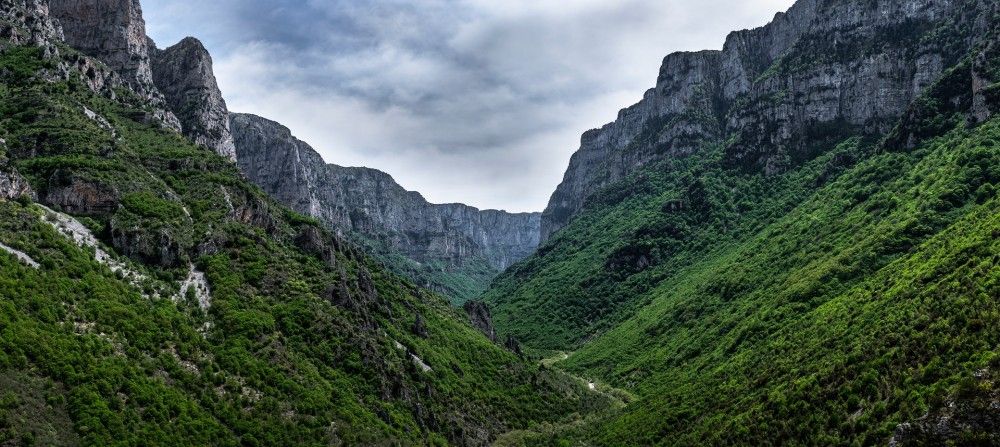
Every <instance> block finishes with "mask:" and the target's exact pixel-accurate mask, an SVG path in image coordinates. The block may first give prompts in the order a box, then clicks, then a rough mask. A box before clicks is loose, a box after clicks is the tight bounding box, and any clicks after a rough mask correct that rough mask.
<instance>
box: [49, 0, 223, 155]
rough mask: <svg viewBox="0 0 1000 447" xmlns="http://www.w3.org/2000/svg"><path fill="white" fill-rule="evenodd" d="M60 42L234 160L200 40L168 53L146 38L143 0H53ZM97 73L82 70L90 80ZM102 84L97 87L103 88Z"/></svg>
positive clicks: (169, 122) (166, 120) (163, 117)
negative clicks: (98, 64) (102, 66)
mask: <svg viewBox="0 0 1000 447" xmlns="http://www.w3.org/2000/svg"><path fill="white" fill-rule="evenodd" d="M49 9H50V11H48V12H47V14H48V13H50V14H51V16H52V18H54V19H55V20H54V22H55V23H56V27H57V29H58V32H57V33H58V38H59V39H64V40H65V42H66V43H67V44H68V45H70V46H71V47H73V48H75V49H77V50H79V51H81V52H83V53H84V54H86V55H88V56H91V57H94V58H96V59H98V60H100V61H101V62H103V63H104V64H106V65H107V68H109V69H110V70H111V71H113V72H114V73H116V74H117V75H119V76H120V81H119V82H120V83H124V85H127V86H128V87H129V89H130V90H132V91H134V92H135V93H136V94H137V95H139V96H140V97H141V98H142V99H143V100H144V101H146V102H147V103H148V104H149V105H151V106H152V108H153V111H154V118H155V119H156V120H158V121H160V122H162V123H163V125H164V126H165V127H168V128H170V129H173V130H176V131H178V132H181V133H183V134H184V135H185V136H186V137H188V138H189V139H191V140H192V141H194V142H195V143H196V144H199V145H201V146H203V147H206V148H208V149H211V150H213V151H215V152H216V153H218V154H219V155H221V156H223V157H226V158H228V159H230V160H233V159H234V152H235V150H234V147H233V141H232V134H231V133H230V132H229V121H228V115H229V111H228V109H227V108H226V103H225V100H223V98H222V92H220V91H219V86H218V84H217V83H216V79H215V75H214V73H213V71H212V58H211V56H210V55H209V54H208V51H207V50H205V48H204V46H203V45H202V44H201V42H200V41H198V40H197V39H194V38H190V37H189V38H185V39H183V40H182V41H181V42H179V43H178V44H176V45H174V46H171V47H169V48H167V49H164V50H160V49H158V48H156V45H155V44H154V43H153V41H152V40H151V39H150V38H149V37H148V36H147V35H146V24H145V21H144V19H143V17H142V7H141V5H140V3H139V0H99V1H88V0H50V1H49ZM93 71H94V70H93V69H92V68H91V67H87V68H86V69H84V70H81V72H84V73H87V76H88V77H89V78H91V79H92V80H93V79H100V78H102V76H96V75H92V74H91V73H92V72H93ZM104 83H105V82H103V81H101V82H98V84H101V85H103V84H104Z"/></svg>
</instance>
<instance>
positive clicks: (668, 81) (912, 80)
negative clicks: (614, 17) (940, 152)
mask: <svg viewBox="0 0 1000 447" xmlns="http://www.w3.org/2000/svg"><path fill="white" fill-rule="evenodd" d="M991 8H993V9H995V8H996V5H995V2H993V1H991V0H949V1H939V0H877V1H870V0H836V1H835V0H799V1H798V2H797V3H796V4H795V5H794V6H792V8H791V9H789V10H788V11H787V12H786V13H780V14H778V15H776V16H775V18H774V20H773V21H772V22H771V23H769V24H768V25H765V26H763V27H761V28H757V29H753V30H744V31H738V32H734V33H732V34H730V35H729V37H728V38H727V39H726V43H725V45H724V47H723V49H722V50H721V51H702V52H696V53H675V54H671V55H669V56H667V57H666V58H665V59H664V61H663V64H662V67H661V69H660V73H659V77H658V79H657V83H656V86H655V87H654V88H652V89H650V90H649V91H647V92H646V93H645V95H644V96H643V98H642V100H641V101H640V102H639V103H637V104H636V105H634V106H631V107H629V108H626V109H624V110H622V111H621V112H620V113H619V115H618V118H617V120H615V121H614V122H613V123H610V124H608V125H605V126H604V127H602V128H600V129H595V130H591V131H588V132H586V133H585V134H584V135H583V137H582V139H581V145H580V149H579V150H578V151H577V152H576V153H575V154H574V155H573V157H572V159H571V161H570V164H569V168H568V169H567V171H566V174H565V176H564V178H563V181H562V183H561V184H560V185H559V187H558V188H557V190H556V191H555V192H554V193H553V195H552V198H551V199H550V201H549V204H548V206H547V208H546V209H545V212H544V213H543V216H542V225H541V232H542V236H541V238H542V241H545V240H547V239H548V238H550V237H551V236H552V234H553V233H554V232H555V231H557V230H558V229H560V228H562V227H563V226H565V225H566V224H567V223H568V222H569V221H570V220H571V219H572V218H573V217H574V216H576V215H577V214H578V213H579V212H580V211H581V210H582V209H583V208H584V207H585V204H586V201H587V199H588V197H590V196H591V195H593V194H594V193H595V192H597V191H599V190H601V189H602V188H604V187H605V186H608V185H610V184H612V183H614V182H616V181H618V180H621V179H623V178H624V177H626V176H628V175H630V174H632V173H634V172H636V171H638V170H639V169H640V168H642V167H644V166H648V165H650V164H654V163H657V162H660V161H662V160H665V159H668V158H671V157H681V156H685V155H688V154H690V153H692V152H693V151H696V150H699V149H700V148H702V147H704V146H705V145H708V144H721V145H724V147H725V151H724V154H725V155H724V156H725V160H726V161H727V162H728V163H730V164H732V165H733V166H737V167H740V168H743V169H747V170H754V171H761V172H764V173H766V174H774V173H779V172H782V171H783V170H785V169H787V168H788V167H789V166H792V165H794V164H795V163H799V162H802V161H803V160H808V159H809V158H811V157H813V156H815V155H816V153H817V151H819V150H822V148H823V147H822V146H823V144H824V143H825V142H826V140H831V141H832V140H834V139H835V138H836V137H837V136H838V135H841V134H847V133H848V132H853V133H855V134H857V133H863V134H864V133H871V134H875V133H879V132H885V131H887V130H888V127H889V126H891V124H892V123H893V122H894V121H895V120H896V119H898V118H899V117H900V116H901V115H902V114H903V113H904V112H905V110H906V109H907V107H908V105H909V104H910V103H911V102H912V101H913V100H914V99H915V98H916V97H917V96H918V95H920V93H921V92H922V91H923V90H924V89H925V88H926V87H928V86H929V85H930V84H931V83H932V82H933V81H934V80H935V79H937V78H938V77H939V76H940V75H941V73H942V71H943V70H944V69H945V68H946V67H949V66H951V65H953V64H954V63H955V62H956V61H957V60H958V59H959V58H961V57H964V56H965V55H966V54H967V53H968V51H970V49H971V48H972V47H973V45H974V44H975V43H976V40H977V39H978V38H979V37H980V36H982V35H984V34H985V32H984V27H986V26H989V22H990V20H989V19H983V17H991V16H989V15H987V11H989V10H990V9H991Z"/></svg>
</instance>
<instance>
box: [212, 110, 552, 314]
mask: <svg viewBox="0 0 1000 447" xmlns="http://www.w3.org/2000/svg"><path fill="white" fill-rule="evenodd" d="M231 125H232V129H233V133H234V134H235V135H236V158H237V161H238V164H239V167H240V170H241V171H243V172H244V173H245V174H246V176H247V178H248V179H250V181H252V182H254V183H255V184H257V185H258V186H260V187H261V188H262V189H263V190H264V191H265V192H267V193H268V194H270V195H271V196H272V197H275V198H276V199H277V200H279V201H280V202H282V203H284V204H286V205H287V206H289V207H291V208H292V209H294V210H296V211H298V212H300V213H303V214H305V215H307V216H310V217H313V218H316V219H318V220H319V221H320V222H323V223H324V224H326V225H328V226H329V227H330V228H333V229H334V230H335V231H339V232H342V233H344V234H346V235H354V236H356V238H360V240H362V242H364V243H367V244H368V245H369V246H371V247H372V248H373V249H374V250H376V251H377V252H379V253H381V254H382V255H383V256H384V257H387V258H388V259H389V264H390V265H393V266H395V267H396V268H397V270H399V271H400V272H401V273H403V274H405V275H407V276H409V277H411V278H413V279H414V281H416V282H417V283H418V284H420V285H421V286H424V287H427V288H430V289H432V290H436V291H438V292H441V293H444V294H446V295H448V296H450V297H451V298H452V300H453V301H454V302H455V303H456V304H461V303H463V302H465V301H466V300H468V299H471V298H475V297H476V296H477V295H479V293H480V292H482V290H484V289H485V288H486V286H487V285H489V281H490V280H492V279H493V277H494V276H496V275H497V274H498V273H499V272H501V271H503V270H504V269H506V268H507V267H509V266H510V265H511V264H513V263H515V262H517V261H520V260H521V259H524V258H525V257H527V256H528V255H530V254H531V253H532V252H533V251H534V250H535V248H536V247H537V246H538V240H539V225H540V215H539V214H538V213H519V214H511V213H507V212H504V211H497V210H479V209H476V208H473V207H471V206H467V205H462V204H457V203H456V204H444V205H437V204H431V203H428V202H427V200H425V199H424V198H423V197H422V196H421V195H420V194H419V193H417V192H412V191H407V190H405V189H404V188H403V187H402V186H400V185H399V184H397V183H396V182H395V181H394V180H393V179H392V177H391V176H389V174H386V173H384V172H381V171H377V170H374V169H368V168H350V167H342V166H337V165H333V164H327V163H325V162H324V161H323V158H322V157H321V156H320V155H319V153H317V152H316V151H315V150H314V149H313V148H312V147H310V146H309V145H308V144H306V143H304V142H302V141H300V140H298V139H296V138H295V137H293V136H292V134H291V131H289V130H288V128H286V127H284V126H282V125H280V124H278V123H276V122H273V121H270V120H267V119H264V118H261V117H258V116H253V115H244V114H233V115H232V116H231ZM400 255H401V256H400Z"/></svg>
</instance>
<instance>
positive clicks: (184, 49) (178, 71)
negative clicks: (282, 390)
mask: <svg viewBox="0 0 1000 447" xmlns="http://www.w3.org/2000/svg"><path fill="white" fill-rule="evenodd" d="M148 47H149V50H150V53H151V57H150V60H151V62H152V72H153V82H154V83H155V84H156V88H157V89H159V91H160V92H163V95H164V96H165V97H166V100H167V105H168V106H169V108H170V110H173V111H174V113H175V114H176V115H177V117H178V118H179V119H180V121H181V126H182V128H183V131H184V135H185V136H187V137H188V138H189V139H191V140H192V141H194V142H195V144H198V145H201V146H204V147H207V148H209V149H211V150H213V151H215V153H217V154H219V155H221V156H223V157H226V158H228V159H230V160H236V145H235V143H234V142H233V134H232V132H230V130H229V109H228V108H227V107H226V100H225V99H223V98H222V92H221V91H220V90H219V84H218V83H217V82H216V80H215V72H214V70H213V69H212V56H211V55H210V54H208V50H206V49H205V46H204V45H202V43H201V41H199V40H198V39H195V38H193V37H187V38H184V39H183V40H181V41H180V42H178V43H177V44H175V45H173V46H171V47H169V48H167V49H165V50H160V49H158V48H156V45H155V44H154V43H153V42H152V41H148Z"/></svg>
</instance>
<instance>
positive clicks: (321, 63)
mask: <svg viewBox="0 0 1000 447" xmlns="http://www.w3.org/2000/svg"><path fill="white" fill-rule="evenodd" d="M792 3H793V1H792V0H617V1H610V0H421V1H401V0H382V1H368V0H325V1H324V0H212V1H205V0H146V1H143V7H144V12H145V17H146V22H147V28H148V30H147V31H148V33H149V34H150V36H151V37H153V39H155V40H156V41H157V43H158V44H159V46H160V47H161V48H162V47H166V46H169V45H171V44H173V43H175V42H177V41H179V40H180V39H181V38H183V37H184V36H188V35H192V36H195V37H198V38H200V39H201V40H202V41H203V42H204V43H205V45H206V46H207V47H208V49H209V50H210V51H211V52H212V55H213V57H214V59H215V72H216V76H217V77H218V78H219V84H220V87H221V88H222V92H223V95H224V96H225V97H226V100H227V102H228V103H229V108H230V110H233V111H236V112H247V113H254V114H257V115H261V116H264V117H266V118H270V119H273V120H275V121H278V122H281V123H282V124H285V125H286V126H288V127H289V128H291V129H292V132H293V133H294V134H295V135H296V136H297V137H299V138H300V139H302V140H304V141H306V142H307V143H309V144H311V145H312V146H313V147H314V148H316V150H318V151H319V152H320V153H321V154H322V155H323V157H324V159H325V160H326V161H327V163H334V164H339V165H343V166H367V167H371V168H376V169H380V170H383V171H386V172H388V173H389V174H391V175H392V176H393V177H394V178H395V179H396V181H398V182H399V183H400V184H401V185H403V186H404V187H406V188H407V189H410V190H416V191H420V192H421V193H422V194H423V195H424V197H426V198H427V199H428V200H430V201H432V202H435V203H444V202H462V203H467V204H470V205H473V206H477V207H480V208H498V209H506V210H509V211H540V210H542V209H543V208H544V207H545V204H546V202H547V201H548V198H549V196H550V194H551V193H552V191H553V190H555V187H556V185H557V184H558V183H559V181H560V180H561V179H562V175H563V172H564V171H565V169H566V166H567V163H568V161H569V157H570V155H571V154H572V153H573V152H574V151H575V150H576V149H577V148H578V146H579V141H580V134H582V133H583V132H584V131H585V130H587V129H590V128H595V127H600V126H602V125H603V124H605V123H607V122H609V121H612V120H613V119H614V118H615V116H616V115H617V113H618V110H619V109H621V108H623V107H627V106H628V105H631V104H633V103H635V102H636V101H638V100H639V99H640V98H641V97H642V93H643V92H644V91H645V90H646V89H648V88H650V87H652V86H653V85H654V83H655V81H656V75H657V72H658V69H659V65H660V61H661V60H662V59H663V56H665V55H666V54H668V53H670V52H673V51H682V50H702V49H719V48H721V47H722V43H723V41H724V39H725V36H726V35H727V34H728V33H729V31H732V30H736V29H743V28H753V27H756V26H760V25H763V24H765V23H766V22H768V21H769V20H770V19H771V18H772V17H773V16H774V14H775V13H776V12H778V11H784V10H786V9H787V8H788V7H789V6H791V4H792Z"/></svg>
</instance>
